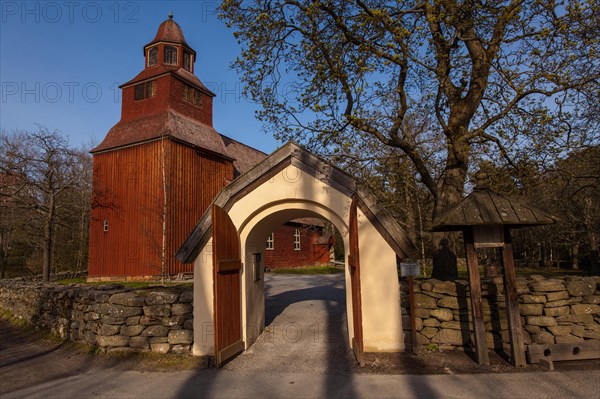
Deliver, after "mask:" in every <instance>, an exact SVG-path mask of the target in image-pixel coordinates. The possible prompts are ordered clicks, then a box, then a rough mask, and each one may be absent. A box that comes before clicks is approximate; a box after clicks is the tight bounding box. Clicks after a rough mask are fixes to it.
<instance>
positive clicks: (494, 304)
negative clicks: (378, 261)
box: [400, 275, 600, 349]
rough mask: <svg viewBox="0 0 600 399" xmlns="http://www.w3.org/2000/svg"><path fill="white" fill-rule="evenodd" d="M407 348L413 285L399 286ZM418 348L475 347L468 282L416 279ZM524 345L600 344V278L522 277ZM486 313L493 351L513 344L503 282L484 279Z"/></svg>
mask: <svg viewBox="0 0 600 399" xmlns="http://www.w3.org/2000/svg"><path fill="white" fill-rule="evenodd" d="M400 289H401V298H402V319H403V320H402V321H403V326H404V330H405V335H404V336H405V343H406V344H410V343H411V342H410V340H411V334H410V325H411V324H410V316H409V315H410V304H409V297H408V285H407V282H406V281H405V280H404V279H403V280H402V282H401V285H400ZM414 291H415V315H416V320H415V321H416V323H415V325H416V330H417V344H418V345H429V344H435V345H437V346H438V347H439V348H441V349H452V348H458V347H468V346H470V345H472V344H473V333H472V330H473V325H472V318H471V302H470V297H469V286H468V282H467V281H463V280H457V281H439V280H435V279H415V280H414ZM517 294H518V301H519V310H520V313H521V325H522V327H523V331H522V333H523V340H524V343H525V345H531V344H541V345H547V344H562V343H577V342H584V341H588V340H596V341H598V340H600V277H599V276H594V277H578V276H566V277H560V278H545V277H543V276H540V275H532V276H529V277H518V278H517ZM482 296H483V298H482V299H483V303H482V310H483V319H484V322H485V330H486V341H487V346H488V348H489V349H501V348H502V347H503V346H504V345H508V344H510V338H509V335H508V321H507V315H506V302H505V301H506V299H505V296H504V285H503V281H502V278H495V279H482Z"/></svg>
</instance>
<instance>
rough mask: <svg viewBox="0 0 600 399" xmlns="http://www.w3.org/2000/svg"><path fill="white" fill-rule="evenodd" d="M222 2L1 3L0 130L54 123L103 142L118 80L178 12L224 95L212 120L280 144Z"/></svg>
mask: <svg viewBox="0 0 600 399" xmlns="http://www.w3.org/2000/svg"><path fill="white" fill-rule="evenodd" d="M218 4H219V2H215V1H172V2H165V1H63V0H60V1H27V2H24V1H21V0H19V1H10V0H6V1H5V0H3V1H2V2H0V6H1V15H0V18H1V19H0V21H1V24H0V82H1V98H0V106H1V109H0V128H2V129H5V130H8V131H10V130H13V129H24V130H34V129H35V128H36V124H42V125H45V126H47V127H48V128H50V129H57V130H60V131H61V132H62V134H63V135H65V136H68V137H69V139H70V142H71V144H72V145H74V146H77V147H78V146H80V145H89V144H90V143H91V142H93V143H96V144H98V143H99V142H100V141H102V139H103V138H104V136H105V135H106V133H107V132H108V130H109V129H110V128H111V127H112V126H113V125H114V124H116V123H117V122H118V120H119V118H120V115H121V103H120V90H119V89H118V86H119V85H120V84H122V83H124V82H126V81H128V80H130V79H131V78H133V77H134V76H135V75H136V74H137V73H138V72H140V71H141V70H142V69H143V67H144V56H143V51H142V49H143V46H144V45H145V44H146V43H148V42H150V41H151V40H152V39H153V38H154V35H155V34H156V30H157V28H158V26H159V25H160V23H161V22H162V21H164V20H165V19H167V16H168V13H169V11H170V10H171V11H172V12H173V14H174V19H175V21H176V22H177V23H178V24H179V25H180V26H181V27H182V29H183V32H184V34H185V37H186V41H187V42H188V44H189V45H190V46H191V47H192V48H194V49H195V50H196V52H197V60H196V68H195V73H196V75H197V76H198V77H199V78H200V80H201V81H202V82H203V83H204V84H205V85H206V86H207V87H208V88H209V89H211V90H212V91H213V92H215V93H216V94H217V97H216V98H215V100H214V126H215V128H216V129H217V130H218V131H219V132H220V133H223V134H225V135H228V136H230V137H232V138H234V139H236V140H239V141H241V142H244V143H246V144H248V145H251V146H253V147H256V148H258V149H260V150H263V151H265V152H271V151H273V150H274V149H275V148H277V146H278V144H277V142H276V141H275V140H274V139H273V138H272V137H271V136H269V135H267V134H265V133H264V132H263V131H262V130H261V124H260V123H259V122H258V121H257V120H256V119H255V117H254V112H255V110H257V109H258V105H257V104H254V103H252V102H251V101H249V100H246V99H244V98H243V97H242V93H241V92H242V84H241V82H240V79H239V78H238V76H237V74H236V72H235V71H233V70H231V69H230V67H229V65H230V63H231V62H232V61H233V60H234V59H235V58H236V56H237V55H238V54H239V52H240V46H239V45H238V44H237V42H236V40H235V39H234V37H233V33H232V31H230V30H229V29H228V28H227V27H226V26H225V24H224V23H222V22H221V21H219V20H218V19H217V7H218Z"/></svg>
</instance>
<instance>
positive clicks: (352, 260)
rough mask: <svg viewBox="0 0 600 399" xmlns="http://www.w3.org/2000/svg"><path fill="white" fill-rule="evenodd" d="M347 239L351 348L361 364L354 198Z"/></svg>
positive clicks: (361, 349)
mask: <svg viewBox="0 0 600 399" xmlns="http://www.w3.org/2000/svg"><path fill="white" fill-rule="evenodd" d="M348 228H349V240H350V248H349V249H350V251H349V252H350V254H349V255H348V265H349V266H350V281H351V285H352V287H351V289H352V319H353V320H354V323H353V324H354V338H353V339H352V350H353V351H354V356H355V357H356V361H357V362H358V363H359V364H360V365H361V366H363V365H364V357H363V330H362V304H361V298H360V261H359V253H358V219H357V210H356V199H355V198H353V199H352V204H351V205H350V222H349V224H348Z"/></svg>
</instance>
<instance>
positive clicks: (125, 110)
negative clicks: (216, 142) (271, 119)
mask: <svg viewBox="0 0 600 399" xmlns="http://www.w3.org/2000/svg"><path fill="white" fill-rule="evenodd" d="M144 60H145V64H144V69H143V70H142V71H141V72H140V73H139V74H138V75H137V76H136V77H135V78H133V79H132V80H130V81H128V82H126V83H124V84H122V85H121V86H120V87H121V89H123V105H122V113H121V120H122V121H123V122H125V121H128V120H135V119H139V118H142V117H148V116H151V115H157V114H161V113H162V114H164V113H169V112H171V113H172V112H176V113H178V114H180V115H184V116H187V117H190V118H192V119H195V120H196V121H198V122H200V123H203V124H205V125H208V126H211V127H212V99H213V97H214V96H215V94H214V93H212V92H211V91H210V90H208V89H207V88H206V86H204V85H203V84H202V82H201V81H200V80H199V79H198V77H197V76H196V75H195V74H194V62H195V61H196V52H195V51H194V49H192V48H191V47H190V46H189V44H187V42H186V40H185V37H184V36H183V31H182V29H181V27H180V26H179V25H178V24H177V22H175V21H174V20H173V15H172V14H170V15H169V18H168V19H167V20H166V21H164V22H163V23H161V24H160V26H159V27H158V31H157V32H156V36H154V39H153V40H152V41H151V42H150V43H148V44H146V45H145V46H144Z"/></svg>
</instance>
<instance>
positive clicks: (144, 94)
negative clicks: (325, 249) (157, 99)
mask: <svg viewBox="0 0 600 399" xmlns="http://www.w3.org/2000/svg"><path fill="white" fill-rule="evenodd" d="M134 90H135V93H134V99H135V101H139V100H143V99H145V98H150V97H152V96H154V95H155V94H156V80H151V81H149V82H144V83H140V84H139V85H136V86H135V89H134Z"/></svg>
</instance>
